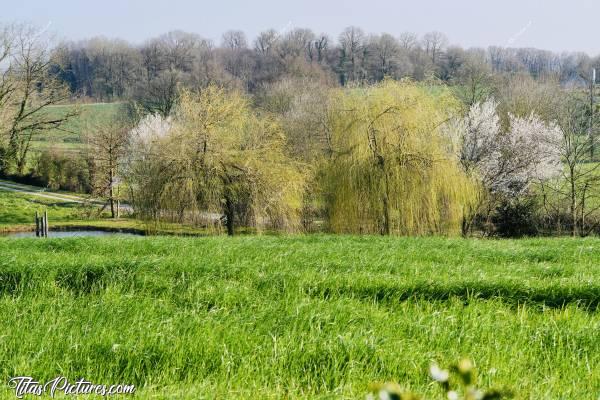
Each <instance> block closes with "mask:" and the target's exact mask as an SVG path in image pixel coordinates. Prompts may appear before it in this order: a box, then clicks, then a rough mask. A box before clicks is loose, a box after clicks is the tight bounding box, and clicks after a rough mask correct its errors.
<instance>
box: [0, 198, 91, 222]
mask: <svg viewBox="0 0 600 400" xmlns="http://www.w3.org/2000/svg"><path fill="white" fill-rule="evenodd" d="M36 211H38V212H39V213H42V212H44V211H47V212H48V214H49V218H51V220H52V222H64V221H73V220H77V219H81V218H82V217H83V214H84V210H83V208H82V207H81V206H80V205H79V204H77V203H70V202H64V201H61V200H54V199H47V198H43V197H37V196H33V195H28V194H23V193H16V192H9V191H4V190H2V189H0V227H2V226H4V227H6V226H12V225H21V224H32V223H33V220H34V215H35V212H36Z"/></svg>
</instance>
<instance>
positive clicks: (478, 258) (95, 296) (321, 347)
mask: <svg viewBox="0 0 600 400" xmlns="http://www.w3.org/2000/svg"><path fill="white" fill-rule="evenodd" d="M599 273H600V240H598V239H582V240H574V239H531V240H529V239H528V240H518V241H517V240H515V241H491V240H490V241H484V240H462V239H440V238H420V239H409V238H381V237H351V236H338V237H333V236H320V235H317V236H306V237H302V236H298V237H239V238H233V239H231V238H224V237H214V238H202V239H185V238H161V237H153V238H117V239H114V238H113V239H102V238H93V239H92V238H79V239H56V240H45V239H44V240H42V239H39V240H35V239H29V240H28V239H18V240H16V239H0V317H1V320H2V324H1V325H0V376H1V377H2V379H5V380H8V377H9V376H15V375H31V376H34V377H35V378H37V379H41V380H48V379H52V378H54V377H55V376H57V375H65V376H67V377H69V378H70V379H71V380H76V379H78V378H85V379H88V380H91V381H92V382H96V383H107V384H111V383H132V384H136V385H138V386H139V387H140V391H139V392H138V394H137V396H136V397H137V398H152V399H155V398H164V399H172V398H181V399H198V398H231V397H234V395H237V396H239V397H241V398H363V397H364V394H365V393H366V392H367V390H368V386H369V383H371V382H374V381H395V382H399V383H400V384H401V385H402V386H403V387H405V388H406V389H407V390H412V391H414V392H418V393H423V394H424V395H426V396H427V398H433V397H434V396H438V395H439V394H440V392H439V388H437V387H436V386H434V385H431V384H430V380H429V378H428V376H427V368H428V366H429V364H430V363H431V362H432V361H435V362H438V363H439V364H440V365H448V364H451V363H452V362H455V361H457V360H458V359H459V358H461V357H469V358H471V359H472V360H474V362H475V363H476V367H477V369H478V371H479V372H480V380H481V382H482V386H484V387H485V386H491V385H494V386H499V387H508V388H512V389H513V390H515V391H516V392H517V393H518V398H532V399H533V398H535V399H542V398H553V399H555V398H565V399H566V398H569V399H578V398H581V399H589V398H597V397H598V395H599V394H600V314H599V312H598V304H599V302H600V278H599V277H600V274H599ZM6 393H10V392H9V391H7V392H6ZM7 396H8V395H7Z"/></svg>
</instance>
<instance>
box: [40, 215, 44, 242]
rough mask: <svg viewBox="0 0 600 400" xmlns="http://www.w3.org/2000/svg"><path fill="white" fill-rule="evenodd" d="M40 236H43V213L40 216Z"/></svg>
mask: <svg viewBox="0 0 600 400" xmlns="http://www.w3.org/2000/svg"><path fill="white" fill-rule="evenodd" d="M40 237H44V214H42V215H41V216H40Z"/></svg>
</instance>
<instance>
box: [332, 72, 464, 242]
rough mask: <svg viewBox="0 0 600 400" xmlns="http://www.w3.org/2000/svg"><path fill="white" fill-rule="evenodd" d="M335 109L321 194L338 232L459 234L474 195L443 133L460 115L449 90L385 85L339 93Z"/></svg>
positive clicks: (335, 101) (333, 100)
mask: <svg viewBox="0 0 600 400" xmlns="http://www.w3.org/2000/svg"><path fill="white" fill-rule="evenodd" d="M330 101H331V104H330V107H329V109H330V113H331V115H330V116H329V121H330V124H331V126H330V129H329V132H330V135H331V137H330V138H329V141H330V144H331V152H330V156H329V158H328V159H327V160H326V161H325V162H324V168H323V172H322V181H321V185H322V190H323V192H324V196H325V203H326V210H327V218H328V225H329V228H330V229H331V230H332V231H334V232H347V233H380V234H384V235H389V234H398V235H412V234H433V233H444V234H446V233H448V234H450V233H456V232H459V231H460V226H461V221H462V212H463V209H464V205H465V204H466V203H468V202H470V201H471V199H472V197H473V195H474V193H475V190H474V188H473V185H472V183H471V181H470V180H469V179H468V178H467V177H466V176H465V175H464V173H463V172H462V171H461V169H460V168H459V166H458V163H457V161H456V160H457V157H456V156H455V155H454V154H451V152H452V150H451V149H452V146H451V145H450V143H448V142H447V139H446V138H445V136H444V135H443V134H442V133H441V127H442V125H443V124H444V123H445V122H446V121H447V120H448V119H449V118H450V116H451V114H452V113H453V112H454V111H455V110H456V108H457V104H456V101H455V99H454V98H453V97H452V96H451V95H450V93H449V92H448V91H447V90H446V89H444V88H443V87H439V86H435V85H425V84H416V83H412V82H410V81H401V82H393V81H384V82H383V83H381V84H379V85H376V86H371V87H368V88H353V89H340V90H338V91H336V92H334V94H333V95H332V97H331V99H330Z"/></svg>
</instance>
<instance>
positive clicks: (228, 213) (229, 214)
mask: <svg viewBox="0 0 600 400" xmlns="http://www.w3.org/2000/svg"><path fill="white" fill-rule="evenodd" d="M225 217H226V218H227V220H226V221H225V225H226V226H227V235H229V236H233V235H234V233H235V231H234V218H235V210H234V208H233V201H231V198H230V197H229V196H225Z"/></svg>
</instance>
